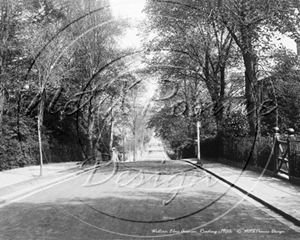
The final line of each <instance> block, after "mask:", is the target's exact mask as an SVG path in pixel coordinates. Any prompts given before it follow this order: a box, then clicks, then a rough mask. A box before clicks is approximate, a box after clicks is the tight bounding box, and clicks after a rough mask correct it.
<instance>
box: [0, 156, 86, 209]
mask: <svg viewBox="0 0 300 240" xmlns="http://www.w3.org/2000/svg"><path fill="white" fill-rule="evenodd" d="M88 170H89V168H88V167H86V168H81V164H80V163H78V162H66V163H53V164H44V165H43V167H42V172H41V169H40V166H26V167H23V168H15V169H11V170H6V171H1V172H0V205H1V204H4V203H7V202H10V201H13V200H15V199H17V198H19V197H22V196H24V195H26V194H29V193H31V192H33V191H35V190H38V189H41V188H44V187H47V186H49V185H52V184H55V183H58V182H60V181H63V180H65V179H68V178H71V177H74V176H76V175H79V174H81V173H83V172H85V171H88Z"/></svg>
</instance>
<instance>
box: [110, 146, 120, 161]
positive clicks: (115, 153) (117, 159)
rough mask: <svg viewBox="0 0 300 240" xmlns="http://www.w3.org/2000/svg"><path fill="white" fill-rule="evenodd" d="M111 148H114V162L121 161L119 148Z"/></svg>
mask: <svg viewBox="0 0 300 240" xmlns="http://www.w3.org/2000/svg"><path fill="white" fill-rule="evenodd" d="M111 150H112V156H111V160H112V161H113V162H120V161H119V153H118V151H117V149H116V148H115V147H113V148H112V149H111Z"/></svg>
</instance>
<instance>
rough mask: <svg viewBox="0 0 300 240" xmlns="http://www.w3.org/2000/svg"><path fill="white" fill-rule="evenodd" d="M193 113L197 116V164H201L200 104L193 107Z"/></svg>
mask: <svg viewBox="0 0 300 240" xmlns="http://www.w3.org/2000/svg"><path fill="white" fill-rule="evenodd" d="M195 113H196V117H197V164H200V165H202V164H201V149H200V128H201V120H200V115H201V106H200V105H198V106H196V108H195Z"/></svg>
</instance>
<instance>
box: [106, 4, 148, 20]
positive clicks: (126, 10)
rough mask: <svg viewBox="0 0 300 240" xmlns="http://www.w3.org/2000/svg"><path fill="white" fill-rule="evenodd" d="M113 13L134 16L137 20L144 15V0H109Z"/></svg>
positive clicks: (121, 15)
mask: <svg viewBox="0 0 300 240" xmlns="http://www.w3.org/2000/svg"><path fill="white" fill-rule="evenodd" d="M110 2H111V5H112V9H113V13H114V14H115V15H116V16H120V17H130V18H136V19H138V20H140V19H142V18H144V17H145V14H144V13H142V10H143V8H144V6H145V2H146V1H145V0H110Z"/></svg>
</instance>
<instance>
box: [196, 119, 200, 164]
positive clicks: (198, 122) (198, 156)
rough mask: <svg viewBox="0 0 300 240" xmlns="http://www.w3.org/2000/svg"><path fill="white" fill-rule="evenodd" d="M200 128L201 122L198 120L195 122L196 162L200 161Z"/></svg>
mask: <svg viewBox="0 0 300 240" xmlns="http://www.w3.org/2000/svg"><path fill="white" fill-rule="evenodd" d="M200 128H201V122H200V120H198V121H197V145H198V146H197V147H198V148H197V149H198V151H197V161H198V162H200V161H201V152H200Z"/></svg>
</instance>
